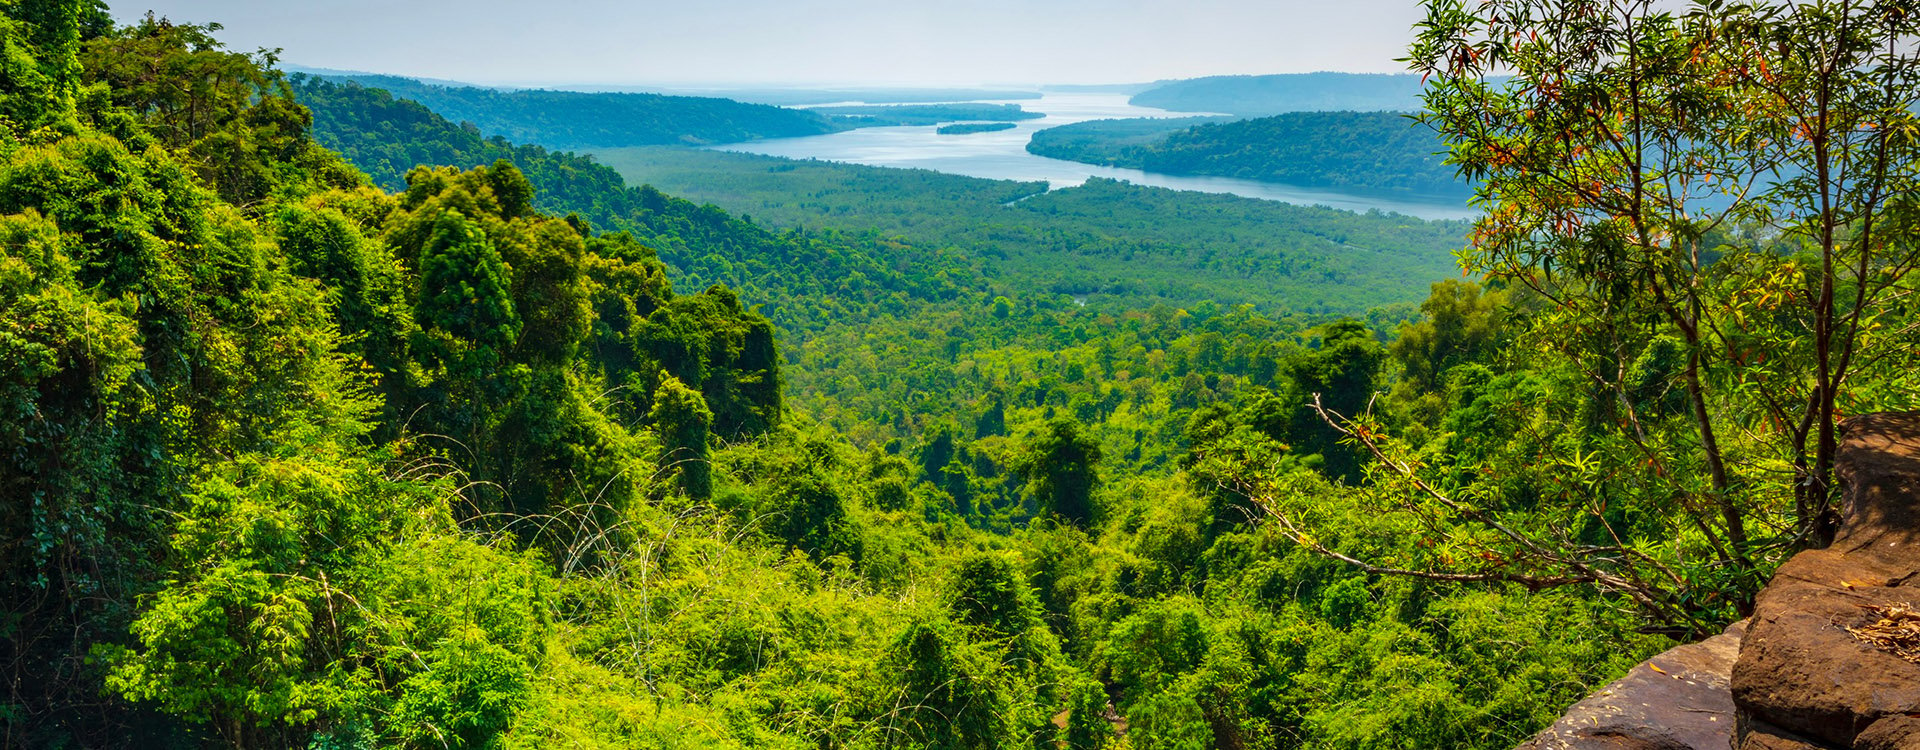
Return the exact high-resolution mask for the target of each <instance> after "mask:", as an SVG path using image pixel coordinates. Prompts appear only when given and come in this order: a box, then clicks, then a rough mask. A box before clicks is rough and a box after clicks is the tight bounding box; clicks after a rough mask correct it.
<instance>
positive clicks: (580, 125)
mask: <svg viewBox="0 0 1920 750" xmlns="http://www.w3.org/2000/svg"><path fill="white" fill-rule="evenodd" d="M313 77H314V78H320V79H323V80H326V81H330V82H333V83H335V84H359V85H362V86H369V87H374V88H379V89H382V90H384V91H387V92H389V93H392V94H393V95H394V96H397V97H400V98H402V99H407V100H409V101H414V102H419V103H421V104H424V105H426V106H427V107H430V108H432V109H433V111H435V112H438V113H440V114H442V115H444V116H446V117H447V118H448V119H450V120H453V121H454V122H457V123H473V125H474V126H475V127H476V128H478V129H479V130H480V131H481V132H484V133H486V134H488V135H491V136H500V137H504V138H509V139H512V140H515V141H520V142H523V143H537V144H541V145H545V146H557V147H560V148H616V147H620V146H647V145H655V144H662V143H733V142H736V141H750V140H753V139H756V138H782V137H792V136H800V135H818V134H820V133H831V132H834V131H835V130H839V129H841V128H842V127H845V126H844V125H840V124H835V123H833V122H830V121H829V120H828V118H826V117H823V116H821V115H818V114H814V113H812V112H808V111H807V110H803V109H790V108H786V107H775V106H770V105H766V104H744V103H741V102H737V101H733V100H731V99H721V98H715V97H697V96H664V95H661V94H644V93H621V92H608V93H586V92H578V91H548V90H542V89H504V90H503V89H491V88H480V87H477V86H441V85H436V84H431V83H423V82H421V81H418V80H415V79H412V78H401V77H398V76H382V75H325V76H313Z"/></svg>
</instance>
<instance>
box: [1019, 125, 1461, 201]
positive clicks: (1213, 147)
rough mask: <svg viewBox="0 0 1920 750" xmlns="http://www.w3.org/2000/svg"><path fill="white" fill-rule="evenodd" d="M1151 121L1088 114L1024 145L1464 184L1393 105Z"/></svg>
mask: <svg viewBox="0 0 1920 750" xmlns="http://www.w3.org/2000/svg"><path fill="white" fill-rule="evenodd" d="M1153 122H1155V121H1153V120H1145V121H1127V120H1094V121H1091V122H1083V123H1075V124H1072V125H1063V126H1060V127H1058V128H1049V129H1047V130H1042V131H1040V132H1038V133H1035V134H1034V136H1033V140H1032V141H1031V142H1029V143H1028V144H1027V150H1028V151H1030V152H1033V153H1035V154H1039V155H1040V156H1046V157H1051V158H1055V159H1069V160H1072V161H1083V162H1088V163H1092V164H1106V165H1111V166H1119V167H1131V168H1134V169H1142V170H1146V171H1148V172H1159V173H1164V174H1185V175H1210V176H1214V177H1236V178H1240V179H1248V180H1265V181H1269V182H1282V183H1287V184H1290V185H1310V186H1315V187H1332V188H1340V189H1343V190H1359V191H1366V192H1401V191H1405V192H1411V193H1416V194H1420V195H1425V196H1435V197H1456V196H1458V197H1464V196H1466V195H1468V194H1469V193H1470V192H1471V190H1470V186H1469V185H1468V184H1466V183H1465V182H1463V181H1461V180H1460V179H1459V177H1458V176H1457V175H1456V174H1455V173H1454V170H1453V169H1452V168H1450V167H1448V166H1447V165H1446V164H1445V163H1444V162H1445V159H1444V154H1445V152H1446V145H1445V144H1444V143H1443V142H1441V141H1440V140H1439V139H1438V138H1436V137H1434V135H1433V133H1432V132H1431V131H1429V130H1428V129H1426V128H1424V127H1421V126H1420V125H1419V124H1417V123H1415V122H1413V121H1412V120H1411V119H1410V118H1409V117H1408V116H1406V115H1402V114H1395V113H1390V112H1295V113H1289V114H1284V115H1276V116H1273V117H1262V118H1259V119H1253V120H1240V121H1236V122H1225V123H1220V122H1202V123H1200V124H1196V125H1193V126H1192V127H1186V128H1166V129H1165V130H1159V131H1157V132H1156V131H1154V130H1146V128H1147V127H1148V126H1149V125H1150V124H1151V123H1153ZM1110 123H1113V124H1110ZM1132 123H1140V124H1138V125H1134V124H1132ZM1143 130H1144V131H1145V132H1144V133H1143V132H1141V131H1143Z"/></svg>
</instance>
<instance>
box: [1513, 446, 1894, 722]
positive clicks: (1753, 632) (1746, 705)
mask: <svg viewBox="0 0 1920 750" xmlns="http://www.w3.org/2000/svg"><path fill="white" fill-rule="evenodd" d="M1844 436H1845V437H1844V441H1843V443H1842V444H1841V447H1840V453H1839V455H1838V456H1837V465H1838V467H1839V471H1840V475H1841V477H1840V478H1841V481H1842V483H1843V486H1845V487H1846V496H1845V521H1844V523H1843V525H1842V526H1841V528H1840V533H1839V535H1838V537H1837V538H1836V539H1835V541H1834V543H1833V545H1832V546H1830V547H1828V548H1826V549H1820V550H1810V551H1807V552H1802V553H1800V554H1798V555H1795V556H1794V557H1793V559H1791V560H1788V561H1787V563H1786V564H1785V565H1782V566H1781V567H1780V570H1779V571H1778V572H1776V573H1775V575H1774V579H1773V581H1772V582H1771V583H1770V584H1768V586H1767V588H1766V589H1765V590H1764V591H1762V592H1761V594H1760V597H1759V600H1758V601H1757V602H1756V603H1755V607H1754V614H1753V617H1752V619H1751V620H1749V621H1747V622H1744V623H1740V624H1737V625H1735V626H1734V627H1733V628H1730V629H1729V630H1728V631H1727V633H1725V634H1723V635H1720V636H1716V637H1714V638H1711V639H1708V640H1706V641H1703V642H1701V643H1696V644H1689V645H1686V646H1681V647H1679V648H1676V649H1673V650H1672V651H1668V652H1666V653H1664V654H1661V655H1659V656H1656V657H1654V658H1652V659H1649V660H1647V661H1646V662H1644V663H1642V664H1641V665H1639V666H1637V667H1635V668H1634V669H1633V670H1632V671H1631V672H1630V673H1628V675H1627V676H1626V677H1623V678H1621V679H1620V680H1618V681H1616V682H1614V683H1612V684H1610V685H1608V686H1607V687H1606V688H1603V689H1602V690H1601V691H1600V692H1598V693H1595V694H1594V695H1593V696H1591V697H1589V698H1587V700H1584V701H1581V702H1580V703H1579V704H1576V705H1575V706H1574V707H1573V708H1572V709H1571V710H1569V711H1568V712H1567V715H1566V716H1565V717H1563V718H1562V719H1561V720H1560V722H1558V723H1556V724H1554V725H1553V726H1552V727H1549V728H1548V729H1547V730H1546V731H1544V732H1542V733H1540V735H1539V736H1537V737H1535V738H1534V739H1533V740H1531V741H1529V742H1528V743H1527V744H1526V745H1523V746H1522V748H1524V749H1528V750H1603V749H1604V750H1707V749H1708V748H1711V749H1712V750H1726V749H1727V748H1734V749H1735V750H1813V749H1820V750H1835V749H1838V748H1854V749H1857V750H1895V749H1901V750H1909V749H1915V748H1920V664H1916V663H1915V662H1913V661H1909V657H1911V658H1920V413H1907V414H1874V415H1868V416H1864V417H1859V418H1856V419H1853V420H1850V421H1849V422H1848V423H1847V424H1846V425H1845V432H1844ZM1903 652H1904V656H1903Z"/></svg>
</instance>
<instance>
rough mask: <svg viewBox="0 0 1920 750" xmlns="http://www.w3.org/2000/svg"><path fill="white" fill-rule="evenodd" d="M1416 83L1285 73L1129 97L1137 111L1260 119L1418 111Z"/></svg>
mask: <svg viewBox="0 0 1920 750" xmlns="http://www.w3.org/2000/svg"><path fill="white" fill-rule="evenodd" d="M1420 91H1421V83H1420V77H1419V76H1416V75H1402V74H1367V73H1289V74H1282V75H1265V76H1211V77H1207V78H1193V79H1188V80H1184V81H1173V82H1170V83H1165V84H1161V85H1158V86H1155V87H1153V88H1151V89H1147V90H1146V91H1142V92H1140V93H1138V94H1134V95H1133V99H1132V102H1133V103H1134V104H1137V105H1139V106H1142V107H1157V108H1159V109H1165V110H1170V111H1174V112H1218V113H1222V114H1230V115H1239V116H1241V117H1260V116H1264V115H1275V114H1280V113H1282V112H1335V111H1342V110H1352V111H1360V112H1365V111H1388V112H1412V111H1414V110H1417V109H1419V108H1420Z"/></svg>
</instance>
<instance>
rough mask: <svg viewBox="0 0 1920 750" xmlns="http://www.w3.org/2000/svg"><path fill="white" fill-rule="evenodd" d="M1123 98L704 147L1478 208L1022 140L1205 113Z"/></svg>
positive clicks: (1307, 200) (1448, 212)
mask: <svg viewBox="0 0 1920 750" xmlns="http://www.w3.org/2000/svg"><path fill="white" fill-rule="evenodd" d="M1127 98H1128V97H1127V96H1126V95H1125V94H1086V93H1054V92H1049V93H1047V94H1046V95H1045V96H1043V97H1041V98H1040V99H1019V100H1006V101H1004V102H1000V101H996V102H991V103H995V104H1001V103H1005V104H1018V105H1020V106H1021V107H1023V108H1025V109H1027V110H1029V111H1033V112H1043V113H1045V114H1046V117H1043V118H1040V119H1034V120H1023V121H1020V122H1018V123H1015V127H1014V128H1012V129H1011V130H1001V131H995V132H990V133H974V134H969V135H940V134H938V133H936V132H935V128H934V127H933V126H911V127H884V128H860V129H857V130H848V131H843V132H839V133H829V134H827V135H815V136H806V137H802V138H773V139H767V140H761V141H750V142H746V143H729V144H724V145H719V146H713V147H711V148H714V149H716V150H721V151H739V152H744V153H752V154H764V155H767V156H780V157H786V158H791V159H822V160H827V161H838V162H848V163H852V164H866V165H870V166H878V167H905V168H918V169H930V170H934V171H937V172H946V173H949V174H958V175H966V176H968V177H984V178H988V179H996V180H1022V181H1030V180H1045V181H1046V182H1047V184H1048V185H1049V186H1051V187H1052V188H1053V189H1056V190H1057V189H1060V188H1065V187H1074V186H1078V185H1080V184H1082V183H1085V182H1086V181H1087V180H1088V179H1090V178H1094V177H1106V178H1111V179H1115V180H1125V181H1127V182H1131V183H1133V184H1136V185H1147V186H1152V187H1163V188H1170V189H1174V190H1192V191H1197V192H1202V193H1227V194H1231V195H1239V196H1244V197H1248V198H1263V199H1266V200H1275V201H1283V202H1286V203H1293V204H1299V205H1320V206H1327V207H1330V208H1338V209H1344V210H1349V211H1362V212H1364V211H1368V210H1371V209H1378V210H1381V211H1390V212H1395V213H1401V214H1406V215H1408V216H1415V217H1419V218H1422V219H1466V218H1472V217H1474V216H1477V215H1478V212H1477V211H1474V210H1473V209H1471V208H1469V207H1468V206H1467V205H1466V204H1465V203H1464V202H1453V201H1437V200H1420V199H1418V198H1415V197H1405V196H1382V195H1369V194H1362V193H1348V192H1340V191H1334V190H1327V189H1321V188H1306V187H1295V186H1291V185H1282V184H1278V183H1272V182H1260V181H1256V180H1240V179H1233V178H1229V177H1198V176H1176V175H1165V174H1153V173H1149V172H1143V171H1140V170H1138V169H1122V168H1118V167H1103V166H1096V165H1093V164H1082V163H1080V162H1073V161H1065V160H1061V159H1049V158H1047V157H1043V156H1036V155H1033V154H1030V153H1027V150H1026V148H1027V141H1028V140H1029V139H1031V138H1032V137H1033V134H1034V132H1036V131H1039V130H1044V129H1046V128H1052V127H1058V126H1061V125H1067V124H1071V123H1076V122H1085V121H1088V120H1104V119H1115V118H1129V117H1160V118H1167V117H1192V116H1195V115H1203V114H1208V113H1192V112H1168V111H1166V110H1161V109H1153V108H1149V107H1138V106H1134V105H1132V104H1129V103H1128V102H1127ZM850 103H857V102H850Z"/></svg>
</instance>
